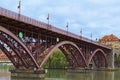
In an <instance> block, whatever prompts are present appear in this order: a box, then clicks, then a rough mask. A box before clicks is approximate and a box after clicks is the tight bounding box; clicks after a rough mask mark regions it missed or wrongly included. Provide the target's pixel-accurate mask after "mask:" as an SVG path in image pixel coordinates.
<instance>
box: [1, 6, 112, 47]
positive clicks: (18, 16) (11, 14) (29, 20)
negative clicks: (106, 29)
mask: <svg viewBox="0 0 120 80" xmlns="http://www.w3.org/2000/svg"><path fill="white" fill-rule="evenodd" d="M0 15H2V16H5V17H8V18H11V19H15V20H18V21H21V22H24V23H27V24H31V25H33V26H38V27H39V28H43V29H49V30H51V31H53V32H56V33H58V34H62V35H65V36H69V37H73V38H75V39H79V40H82V41H85V42H88V43H91V44H95V45H97V46H101V47H105V48H108V49H111V47H109V46H106V45H104V44H101V43H98V42H95V41H93V40H91V39H88V38H85V37H83V36H78V35H76V34H73V33H71V32H67V31H65V30H62V29H58V28H56V27H54V26H52V25H48V24H46V23H43V22H40V21H37V20H35V19H32V18H29V17H27V16H24V15H21V14H18V13H15V12H12V11H10V10H7V9H4V8H1V7H0ZM81 37H82V38H81Z"/></svg>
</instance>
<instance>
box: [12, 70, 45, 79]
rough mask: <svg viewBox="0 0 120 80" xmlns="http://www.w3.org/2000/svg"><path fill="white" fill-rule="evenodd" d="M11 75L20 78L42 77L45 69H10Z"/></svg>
mask: <svg viewBox="0 0 120 80" xmlns="http://www.w3.org/2000/svg"><path fill="white" fill-rule="evenodd" d="M10 72H11V77H20V78H39V79H41V78H44V77H45V73H46V71H45V69H37V70H34V69H14V70H10Z"/></svg>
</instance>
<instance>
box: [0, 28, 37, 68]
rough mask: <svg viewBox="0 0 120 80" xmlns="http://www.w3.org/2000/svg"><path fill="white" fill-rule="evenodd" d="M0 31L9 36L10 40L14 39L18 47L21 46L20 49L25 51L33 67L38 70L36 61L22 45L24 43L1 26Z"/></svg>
mask: <svg viewBox="0 0 120 80" xmlns="http://www.w3.org/2000/svg"><path fill="white" fill-rule="evenodd" d="M0 31H1V33H2V32H3V33H5V34H7V35H8V36H10V37H11V38H12V39H14V40H15V41H16V42H17V43H18V44H19V45H21V47H22V48H23V49H24V50H25V51H26V53H27V55H28V56H29V57H30V59H31V61H32V62H33V63H34V66H35V67H36V68H39V65H38V64H37V62H36V60H35V59H34V57H33V56H32V54H31V52H30V50H29V49H28V48H27V47H26V46H25V45H24V43H23V42H22V41H21V40H20V39H19V38H18V37H17V36H16V35H14V34H13V33H12V32H10V31H9V30H7V29H6V28H4V27H3V26H0Z"/></svg>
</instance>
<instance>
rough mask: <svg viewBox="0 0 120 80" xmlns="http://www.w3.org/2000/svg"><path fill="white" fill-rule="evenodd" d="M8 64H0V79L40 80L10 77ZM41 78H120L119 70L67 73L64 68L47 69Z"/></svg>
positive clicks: (93, 79) (117, 79)
mask: <svg viewBox="0 0 120 80" xmlns="http://www.w3.org/2000/svg"><path fill="white" fill-rule="evenodd" d="M10 75H11V73H10V72H9V66H6V65H4V66H3V65H2V66H1V65H0V80H41V79H35V78H34V79H33V78H31V79H30V78H20V77H19V76H18V77H14V78H13V77H11V76H10ZM42 80H120V71H90V72H86V73H68V72H67V71H66V70H48V73H47V74H46V77H45V79H42Z"/></svg>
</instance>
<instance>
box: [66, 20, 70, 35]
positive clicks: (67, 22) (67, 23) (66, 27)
mask: <svg viewBox="0 0 120 80" xmlns="http://www.w3.org/2000/svg"><path fill="white" fill-rule="evenodd" d="M68 26H69V23H68V22H67V25H66V28H67V33H68Z"/></svg>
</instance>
